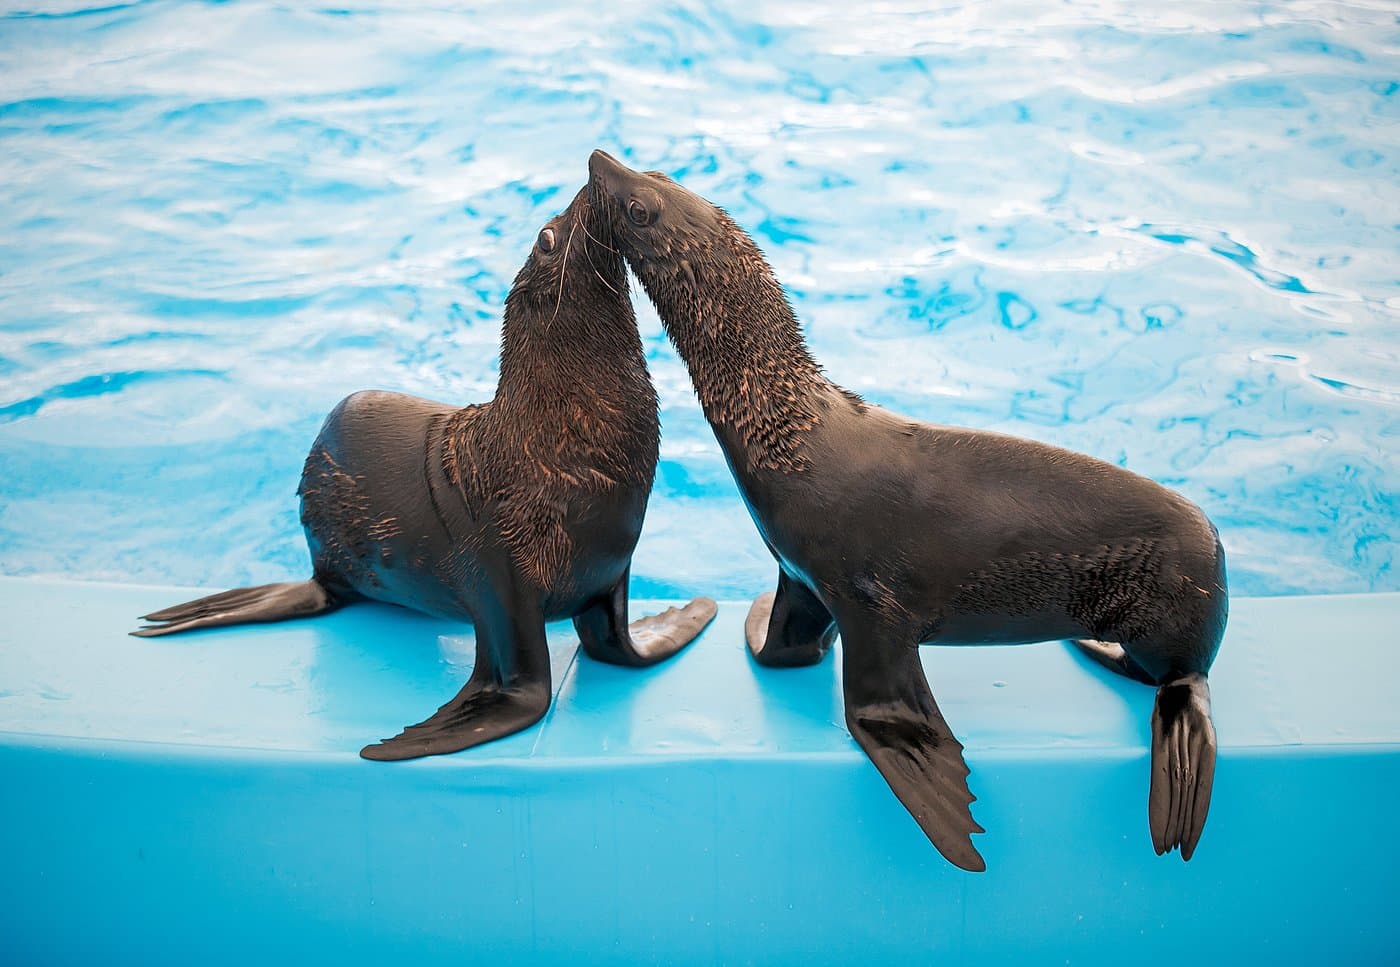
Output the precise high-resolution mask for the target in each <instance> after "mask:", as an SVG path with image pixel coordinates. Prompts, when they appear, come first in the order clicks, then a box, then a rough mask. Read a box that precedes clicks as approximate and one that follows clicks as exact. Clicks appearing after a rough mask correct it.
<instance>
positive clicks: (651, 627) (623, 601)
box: [574, 571, 717, 668]
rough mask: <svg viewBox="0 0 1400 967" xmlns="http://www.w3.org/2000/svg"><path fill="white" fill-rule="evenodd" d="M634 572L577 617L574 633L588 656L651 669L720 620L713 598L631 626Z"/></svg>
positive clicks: (669, 609) (613, 662)
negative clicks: (629, 602)
mask: <svg viewBox="0 0 1400 967" xmlns="http://www.w3.org/2000/svg"><path fill="white" fill-rule="evenodd" d="M627 579H628V572H627V571H624V572H623V573H622V577H621V579H620V580H619V581H618V582H617V584H615V585H613V588H612V590H611V591H609V592H608V595H607V597H606V598H603V599H602V600H599V601H596V602H594V604H593V605H591V606H590V607H589V608H588V609H587V610H585V611H583V612H581V613H580V614H578V615H576V616H575V617H574V630H575V631H577V632H578V636H579V642H580V644H582V645H583V650H584V653H585V654H587V655H588V657H590V658H594V659H597V660H598V661H602V662H607V663H608V664H610V665H624V666H627V667H630V668H645V667H646V666H648V665H655V664H656V663H657V662H662V661H665V660H666V659H667V658H670V657H671V656H672V655H674V654H675V653H676V652H678V651H680V650H681V649H682V648H684V647H685V646H686V645H688V644H690V643H691V642H692V641H694V640H695V639H696V637H697V636H698V635H699V634H700V632H702V631H704V630H705V627H706V626H707V625H708V624H709V623H710V621H711V620H713V619H714V616H715V612H716V610H717V607H716V605H715V603H714V602H713V601H711V600H710V599H709V598H692V599H691V600H690V602H689V603H688V604H686V605H685V606H684V607H681V608H667V609H666V610H665V611H663V612H661V613H660V614H654V615H649V616H647V617H645V618H638V619H637V620H636V621H633V622H632V623H631V624H628V621H627Z"/></svg>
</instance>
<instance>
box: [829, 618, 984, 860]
mask: <svg viewBox="0 0 1400 967" xmlns="http://www.w3.org/2000/svg"><path fill="white" fill-rule="evenodd" d="M841 638H842V645H843V660H842V665H841V667H842V673H843V677H844V689H845V698H846V725H847V727H848V728H849V729H850V730H851V735H852V737H854V738H855V740H856V741H857V742H859V743H860V745H861V748H863V749H864V750H865V753H866V755H868V756H870V761H871V762H873V763H875V767H876V768H878V769H879V770H880V774H881V775H883V776H884V777H885V781H886V782H888V783H889V785H890V789H891V790H893V791H894V794H895V795H896V796H898V797H899V801H900V802H902V803H903V804H904V808H905V809H907V810H909V813H910V815H912V816H913V817H914V819H915V820H916V821H917V822H918V824H919V827H920V828H921V829H922V830H923V831H924V834H925V835H926V836H928V838H929V841H930V842H932V843H933V845H934V846H935V847H936V848H937V849H938V852H940V853H942V854H943V856H944V858H946V859H947V860H948V862H950V863H952V864H953V865H954V866H958V867H961V868H962V869H964V870H970V871H972V872H975V873H980V872H982V871H983V870H985V869H986V868H987V864H986V861H984V860H983V859H982V856H981V854H979V853H978V852H977V849H976V847H974V846H973V845H972V838H971V835H972V834H973V833H981V832H985V830H983V829H982V827H981V826H979V825H977V822H976V821H975V820H974V819H973V818H972V811H971V809H970V808H969V806H970V805H971V803H973V802H974V801H975V800H976V798H977V797H976V796H974V795H972V792H971V791H970V790H969V789H968V787H967V776H968V772H969V770H968V768H967V763H966V762H964V761H963V754H962V748H963V747H962V743H960V742H959V741H958V740H957V739H956V738H955V737H954V736H953V730H952V729H951V728H949V727H948V723H947V722H946V721H945V720H944V718H943V714H942V713H941V712H939V710H938V705H937V703H935V702H934V700H933V693H932V692H931V691H929V687H928V680H927V679H926V678H925V677H924V669H923V666H922V665H921V664H919V651H918V647H917V646H916V645H913V644H908V645H905V644H899V645H890V644H888V643H886V642H884V641H880V640H878V639H874V638H871V637H869V636H867V635H864V634H859V633H856V632H852V633H849V634H848V633H846V632H844V631H843V633H842V636H841Z"/></svg>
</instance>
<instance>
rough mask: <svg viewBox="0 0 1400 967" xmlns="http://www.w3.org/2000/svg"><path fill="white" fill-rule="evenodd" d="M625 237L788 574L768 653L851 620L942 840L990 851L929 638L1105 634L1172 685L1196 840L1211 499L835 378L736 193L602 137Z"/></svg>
mask: <svg viewBox="0 0 1400 967" xmlns="http://www.w3.org/2000/svg"><path fill="white" fill-rule="evenodd" d="M589 167H590V172H591V175H592V177H591V182H590V184H591V189H592V191H593V192H594V198H595V202H596V204H597V205H598V206H599V207H600V208H603V209H605V210H606V211H607V212H608V214H609V218H608V225H609V231H610V236H611V239H612V241H613V244H615V245H616V246H617V247H618V248H619V249H620V250H621V251H622V253H623V255H624V256H625V257H626V258H627V260H628V262H629V263H630V264H631V266H632V269H633V271H634V272H635V273H636V275H637V277H638V278H639V279H640V280H641V282H642V285H643V286H644V287H645V288H646V291H647V294H648V295H649V296H650V297H651V300H652V302H653V303H655V305H656V308H657V311H658V312H659V313H660V315H661V320H662V322H663V323H664V324H665V326H666V331H667V332H668V333H669V335H670V337H671V339H672V340H673V341H674V342H675V344H676V347H677V348H678V349H679V350H680V353H681V356H682V357H683V358H684V359H685V362H686V365H687V366H688V367H689V369H690V375H691V379H692V381H693V382H694V384H695V389H696V393H697V394H698V396H699V398H700V403H701V406H702V407H703V408H704V411H705V416H706V418H707V419H708V420H709V421H710V424H711V425H712V426H713V428H714V431H715V436H716V437H717V438H718V439H719V443H720V446H721V448H722V449H723V451H724V454H725V457H726V459H727V460H728V461H729V466H730V468H731V469H732V470H733V472H734V476H735V478H736V479H737V481H738V484H739V489H740V491H741V492H742V493H743V496H744V499H745V501H746V502H747V504H748V506H749V510H750V512H751V513H752V515H753V519H754V522H755V523H756V524H757V525H758V529H759V531H760V532H761V533H762V535H763V539H764V541H765V543H766V544H767V545H768V548H769V549H770V550H771V551H772V552H773V555H774V557H776V558H777V559H778V566H779V572H778V587H777V591H776V593H773V594H767V595H764V596H763V597H761V598H759V599H758V601H756V602H755V603H754V606H753V608H752V610H751V611H750V614H749V619H748V622H747V626H746V635H747V638H748V644H749V648H750V650H751V651H752V652H753V655H754V658H755V659H756V660H757V661H759V662H761V663H762V664H765V665H805V664H812V663H815V662H818V661H820V660H821V658H822V656H823V655H824V654H825V653H826V651H827V649H828V648H829V647H830V646H831V643H832V640H833V638H834V636H835V634H836V631H837V630H838V629H839V631H840V635H841V640H842V642H843V671H844V690H845V701H846V722H847V725H848V726H849V727H850V730H851V734H852V735H853V736H854V737H855V739H856V741H857V742H859V743H860V745H861V746H862V747H863V748H864V749H865V751H866V753H867V754H868V755H869V756H870V758H871V759H872V760H873V761H874V763H875V765H876V766H877V767H878V768H879V770H880V772H881V773H882V774H883V775H884V777H885V779H886V781H887V782H888V783H889V785H890V788H891V789H892V790H894V793H895V795H896V796H898V797H899V799H900V801H901V802H903V803H904V805H905V807H906V808H908V810H909V812H910V813H912V814H913V816H914V818H915V819H916V820H917V821H918V823H919V825H920V826H921V827H922V828H923V830H924V832H925V833H926V834H927V835H928V837H929V839H930V840H932V842H933V844H934V845H935V846H936V847H938V849H939V851H940V852H941V853H942V854H943V855H944V856H945V857H947V858H948V859H949V860H951V861H952V862H953V863H955V864H957V865H958V866H960V867H962V868H963V869H968V870H981V869H984V868H985V863H984V862H983V860H982V857H981V856H980V855H979V854H978V852H977V850H976V849H975V848H974V847H973V845H972V840H971V837H970V834H971V833H974V832H982V829H981V827H979V826H978V825H977V824H976V823H975V822H974V821H973V819H972V814H971V812H970V810H969V808H968V806H969V803H970V802H971V801H972V799H973V797H972V794H971V793H970V792H969V791H968V788H967V778H966V777H967V774H968V769H967V766H966V765H965V764H964V762H963V756H962V746H961V744H959V742H958V740H957V739H956V738H955V737H954V735H953V731H952V729H950V728H949V726H948V723H947V722H946V721H944V719H943V716H942V715H941V714H940V713H939V710H938V706H937V704H935V702H934V699H933V694H932V693H931V692H930V691H929V687H928V682H927V681H926V680H925V677H924V672H923V668H922V666H921V665H920V663H919V658H918V652H917V650H916V646H918V645H919V644H1013V643H1022V642H1034V641H1045V640H1050V639H1055V638H1067V637H1074V636H1084V638H1085V639H1092V640H1084V641H1082V642H1081V643H1080V644H1081V647H1083V648H1084V649H1085V650H1086V651H1087V652H1088V653H1089V654H1090V655H1091V656H1093V657H1094V658H1095V660H1097V661H1099V662H1101V663H1103V664H1105V665H1107V666H1108V667H1109V668H1112V669H1114V670H1115V671H1117V672H1119V673H1121V674H1124V675H1128V676H1130V677H1132V678H1135V679H1138V680H1139V681H1143V682H1147V683H1149V684H1152V685H1155V686H1157V701H1156V708H1155V710H1154V711H1153V714H1152V781H1151V791H1150V793H1149V795H1148V819H1149V826H1150V828H1151V832H1152V842H1153V844H1154V846H1155V847H1156V850H1157V852H1158V853H1164V852H1166V851H1168V850H1170V849H1172V848H1174V847H1178V846H1179V847H1180V848H1181V855H1182V857H1183V858H1185V859H1189V858H1190V857H1191V854H1192V852H1193V851H1194V850H1195V848H1196V843H1197V841H1198V839H1199V838H1200V835H1201V828H1202V826H1203V825H1204V824H1205V819H1206V811H1207V809H1208V807H1209V805H1210V793H1211V783H1212V778H1213V776H1214V772H1215V731H1214V727H1213V725H1212V723H1211V718H1210V691H1209V688H1208V687H1207V684H1206V672H1207V670H1208V669H1209V668H1210V665H1211V661H1212V660H1213V659H1214V657H1215V653H1216V650H1217V648H1218V647H1219V644H1220V638H1221V635H1222V634H1223V633H1224V628H1225V619H1226V612H1227V595H1226V590H1225V558H1224V553H1223V551H1222V549H1221V546H1220V542H1219V539H1218V537H1217V535H1216V531H1215V528H1214V527H1213V526H1212V525H1211V523H1210V521H1209V520H1207V519H1206V516H1205V514H1203V513H1202V512H1201V511H1200V509H1199V508H1197V507H1195V506H1194V505H1192V504H1191V503H1190V502H1188V501H1187V500H1185V499H1184V498H1182V497H1180V496H1179V495H1177V494H1175V493H1173V492H1172V491H1170V490H1167V489H1166V488H1165V487H1162V486H1160V485H1158V484H1156V483H1154V482H1152V481H1151V480H1147V479H1145V478H1143V477H1139V476H1137V475H1135V474H1132V473H1129V472H1128V471H1126V470H1123V469H1121V468H1119V467H1116V466H1113V465H1111V464H1108V463H1104V462H1103V461H1101V460H1095V459H1093V458H1091V457H1087V456H1083V455H1081V454H1078V453H1072V452H1070V451H1068V450H1062V449H1059V448H1058V447H1052V446H1047V445H1045V444H1043V443H1036V442H1033V441H1030V440H1022V439H1017V438H1015V437H1010V436H1003V435H1001V434H997V433H987V432H981V431H977V430H970V429H963V428H960V427H951V426H937V425H933V424H928V423H920V422H916V421H913V420H909V419H906V418H904V417H901V416H898V415H896V414H894V413H890V412H888V411H886V410H883V409H881V408H879V407H877V406H871V405H869V404H867V403H865V402H863V401H862V400H861V399H860V398H859V397H857V396H855V395H854V394H852V393H849V392H847V391H845V390H843V389H841V388H840V387H838V386H836V385H834V384H833V383H831V382H830V381H829V380H827V379H826V377H825V376H824V375H823V374H822V371H821V369H820V368H819V367H818V365H817V363H816V362H815V360H813V358H812V356H811V354H810V353H809V352H808V351H807V346H806V344H805V343H804V341H803V338H802V332H801V329H800V327H799V326H798V323H797V320H796V319H795V318H794V316H793V313H792V309H791V307H790V306H789V305H788V302H787V299H786V298H785V297H784V295H783V291H782V289H781V287H780V286H779V285H778V282H777V280H776V279H775V278H774V277H773V273H772V270H771V269H770V268H769V266H768V263H767V262H766V261H765V260H764V258H763V255H762V253H761V252H759V250H758V248H757V246H756V245H754V243H753V240H752V239H750V238H749V237H748V236H747V235H745V234H744V232H743V231H742V230H740V229H739V227H738V226H736V225H735V224H734V222H733V221H732V220H731V219H730V218H729V217H728V216H727V215H726V214H725V213H724V212H723V211H721V210H720V209H718V208H716V207H715V206H714V205H712V204H710V203H709V202H707V201H705V200H704V199H703V198H700V197H699V196H697V195H695V194H692V193H691V192H689V191H686V190H685V189H684V188H682V187H681V186H680V185H678V184H676V183H675V182H674V181H672V180H671V179H670V178H667V177H666V176H665V175H663V174H660V173H659V172H646V173H639V172H635V171H632V170H631V169H629V168H626V167H624V166H622V165H621V164H619V163H617V162H616V161H615V160H613V159H612V158H610V157H609V156H608V155H606V154H604V153H602V152H600V151H599V152H594V154H593V157H592V159H591V161H590V164H589Z"/></svg>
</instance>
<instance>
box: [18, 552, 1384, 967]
mask: <svg viewBox="0 0 1400 967" xmlns="http://www.w3.org/2000/svg"><path fill="white" fill-rule="evenodd" d="M195 593H198V592H197V591H192V590H190V589H171V588H150V587H133V586H118V585H102V584H88V583H72V582H61V581H51V580H39V579H27V578H3V579H0V614H3V615H4V616H5V618H4V622H3V627H0V770H2V771H0V775H3V776H4V777H5V778H4V783H3V789H4V791H3V794H0V855H3V857H4V863H5V872H4V876H3V879H0V937H3V938H4V941H3V942H4V945H5V946H6V947H7V948H8V951H9V954H8V955H7V957H6V958H5V959H6V960H7V962H9V963H15V964H50V963H53V964H91V963H143V964H166V963H168V964H188V963H195V962H198V963H202V964H240V965H246V964H247V963H249V962H251V961H262V962H266V963H290V962H309V963H330V962H335V963H337V964H341V965H346V964H359V963H366V964H384V963H392V964H428V963H444V964H446V963H451V964H458V965H460V964H462V963H473V962H481V961H482V960H483V959H484V958H491V960H492V962H500V963H509V964H524V963H559V962H564V961H565V960H567V961H568V962H573V963H582V964H594V963H597V964H638V963H668V964H669V963H717V964H738V963H758V964H779V963H793V964H799V963H800V964H814V963H848V964H861V963H881V962H895V958H899V962H912V963H932V962H935V961H936V962H941V963H950V962H951V963H958V962H966V963H978V964H989V963H1028V962H1029V963H1041V962H1044V963H1050V962H1056V963H1065V962H1068V963H1075V964H1084V963H1087V964H1093V963H1135V964H1156V963H1160V964H1171V965H1173V967H1180V964H1181V963H1182V962H1183V958H1187V959H1188V960H1187V962H1190V963H1216V962H1226V961H1227V960H1235V959H1237V958H1240V957H1253V958H1259V959H1260V960H1261V962H1269V963H1309V962H1312V963H1317V962H1330V963H1379V962H1385V961H1391V962H1393V961H1394V959H1395V958H1396V957H1397V954H1400V921H1398V920H1397V918H1396V917H1395V916H1394V905H1395V902H1396V894H1397V889H1396V887H1397V883H1400V880H1397V872H1396V871H1397V869H1400V846H1397V844H1396V840H1395V837H1394V835H1393V828H1394V821H1393V814H1394V803H1395V801H1396V793H1397V791H1400V702H1397V701H1396V700H1395V697H1394V692H1395V688H1396V682H1397V681H1400V648H1397V644H1400V632H1397V630H1396V629H1397V628H1400V594H1370V595H1339V596H1326V597H1296V598H1268V599H1237V600H1236V601H1235V602H1233V606H1232V615H1231V621H1230V628H1229V632H1228V634H1227V636H1226V640H1225V643H1224V646H1223V647H1222V649H1221V653H1220V657H1219V660H1218V661H1217V664H1216V666H1215V669H1214V671H1213V673H1212V676H1211V680H1212V688H1213V697H1214V707H1215V718H1216V724H1217V728H1218V734H1219V741H1220V761H1219V771H1218V773H1217V777H1216V786H1215V798H1214V801H1213V803H1212V807H1211V814H1210V821H1209V823H1208V825H1207V827H1206V831H1205V836H1204V838H1203V839H1202V842H1201V846H1200V849H1199V851H1198V853H1197V855H1196V857H1195V859H1193V860H1192V862H1191V863H1189V864H1183V863H1182V862H1181V861H1180V860H1179V859H1178V858H1177V857H1176V856H1174V855H1173V856H1169V857H1161V858H1159V857H1157V856H1155V855H1154V854H1153V852H1152V847H1151V843H1150V840H1149V838H1148V832H1147V818H1146V796H1147V779H1148V772H1147V737H1148V716H1149V713H1150V709H1151V703H1152V693H1151V691H1150V690H1149V689H1146V688H1143V687H1141V686H1138V685H1135V684H1133V683H1131V682H1127V681H1120V680H1117V679H1114V678H1113V677H1111V676H1110V675H1109V674H1107V673H1106V672H1103V671H1101V670H1100V669H1098V668H1096V667H1094V666H1091V665H1090V664H1088V663H1087V662H1086V661H1084V660H1083V659H1081V658H1080V657H1078V656H1077V655H1076V654H1074V653H1073V652H1072V651H1071V650H1070V649H1069V648H1068V647H1066V646H1065V645H1063V644H1047V645H1038V646H1033V647H1025V648H981V649H951V648H948V649H935V648H926V649H924V650H923V658H924V663H925V666H926V668H927V670H928V673H929V678H930V681H931V682H932V683H933V687H934V692H935V694H936V695H937V696H938V699H939V702H940V704H941V706H942V707H943V709H944V712H945V714H946V715H947V717H948V719H949V721H950V722H951V723H952V725H953V726H954V728H955V729H956V730H957V731H958V733H959V734H960V736H961V738H962V739H963V741H964V743H965V745H966V747H967V758H968V761H969V763H970V765H971V767H972V776H971V779H970V781H971V784H972V788H973V791H974V792H975V793H976V794H977V795H978V797H979V801H978V802H977V803H976V804H975V805H974V812H975V815H976V817H977V819H978V821H979V822H981V823H982V824H983V825H984V826H985V827H986V828H987V830H988V832H987V833H986V835H983V836H978V837H976V842H977V845H978V847H979V848H980V850H981V851H982V853H983V855H984V856H985V857H986V859H987V863H988V866H989V872H987V873H985V874H981V875H975V874H967V873H963V872H961V871H959V870H957V869H954V868H953V867H951V866H949V865H948V864H947V863H945V862H944V861H943V860H942V859H940V857H939V856H938V855H937V854H936V853H935V852H934V850H933V849H932V847H931V846H929V844H928V843H927V841H926V840H925V839H924V838H923V835H922V834H921V833H920V832H919V830H918V828H917V827H916V826H915V825H914V823H913V821H912V820H910V819H909V818H908V816H907V815H906V814H905V813H904V811H903V809H902V808H901V807H900V805H899V804H898V802H896V801H895V799H894V797H893V796H892V795H891V794H890V793H889V791H888V789H887V788H886V787H885V785H884V783H883V781H882V780H881V779H880V777H879V775H878V774H877V773H876V771H875V770H874V768H873V767H872V766H871V765H870V764H869V763H868V762H867V761H866V760H865V758H864V757H863V756H862V755H861V753H860V752H859V750H858V749H857V747H856V746H855V744H854V743H853V742H852V740H851V738H850V736H849V735H848V734H847V732H846V731H845V729H844V727H843V720H842V714H841V703H840V691H839V683H838V678H839V662H836V661H833V660H832V658H828V659H827V661H826V662H824V663H823V664H822V665H820V666H818V667H815V668H807V669H800V670H793V671H773V670H768V669H762V668H759V667H758V666H756V665H754V664H753V662H752V661H751V660H750V659H749V657H748V655H747V653H746V651H745V649H744V646H743V637H742V622H743V616H744V611H745V605H744V604H742V603H738V602H733V603H726V604H724V605H722V606H721V608H720V613H719V616H718V617H717V618H716V620H715V622H714V624H713V625H711V627H710V628H709V629H708V630H707V631H706V632H705V634H704V635H703V636H702V637H701V638H700V639H699V640H698V641H697V643H696V644H695V645H694V646H693V647H691V648H690V649H689V650H687V651H686V652H685V653H683V654H682V655H681V656H679V657H678V658H677V659H675V660H673V661H671V662H669V663H667V664H666V665H664V666H661V667H659V668H656V669H652V670H649V671H644V672H633V671H627V670H623V669H618V668H613V667H609V666H605V665H601V664H598V663H595V662H592V661H590V660H589V659H587V658H586V657H584V656H582V655H581V654H579V653H578V652H577V649H576V642H575V639H574V638H573V636H572V634H571V629H570V628H569V627H568V625H559V626H555V627H554V628H553V629H552V631H553V634H552V638H551V640H552V644H553V654H554V667H555V701H554V703H553V705H552V707H551V709H550V712H549V714H548V716H547V717H546V718H545V720H544V721H543V722H541V723H540V724H539V725H538V726H536V727H534V728H531V729H530V730H528V731H526V732H524V733H521V734H519V735H516V736H513V737H511V738H509V739H506V740H503V741H501V742H497V743H494V744H492V745H489V746H486V747H483V748H480V749H476V750H472V751H468V752H465V753H461V754H458V755H454V756H446V757H438V758H433V759H426V760H420V761H416V762H408V763H397V764H380V763H370V762H365V761H362V760H360V759H359V758H358V756H357V754H356V753H357V750H358V749H359V748H360V746H361V745H363V744H364V743H366V742H368V741H372V740H374V739H377V738H380V737H383V736H387V735H391V734H393V733H394V732H396V731H397V730H398V729H399V728H400V727H401V726H403V725H405V724H408V723H410V722H414V721H417V720H418V719H420V718H422V717H424V716H425V715H427V714H428V713H429V712H431V711H432V710H433V709H434V708H436V707H437V706H438V705H439V704H441V703H442V702H443V701H445V700H446V699H447V698H448V697H450V696H451V695H452V694H453V693H454V692H455V691H456V689H457V688H458V687H459V686H460V684H461V683H462V682H463V681H464V680H465V679H466V677H467V675H468V674H469V673H470V668H471V658H472V639H471V631H470V629H469V628H464V627H461V626H455V625H450V624H447V623H444V622H440V621H435V620H431V619H427V618H424V617H421V616H418V615H414V614H411V613H408V612H405V611H401V610H397V609H393V608H387V607H377V606H363V607H356V608H350V609H346V610H344V611H342V612H339V613H337V614H334V615H331V616H328V617H325V618H321V619H316V620H313V621H306V622H300V623H289V624H283V625H271V626H263V627H254V628H241V629H227V630H219V631H211V632H205V633H200V634H197V635H190V636H183V637H174V638H169V639H150V640H147V639H136V638H131V637H128V636H127V635H126V634H125V632H126V631H127V630H129V629H130V628H132V627H134V624H135V622H134V619H135V617H136V616H137V615H139V614H141V613H144V612H146V611H150V610H152V609H154V608H157V607H160V606H163V605H167V604H170V603H172V602H175V601H178V600H182V599H183V598H185V597H189V596H191V595H193V594H195ZM646 607H647V605H646V604H645V603H638V604H636V606H635V609H634V613H636V614H641V613H642V611H643V609H645V608H646ZM652 607H655V605H652Z"/></svg>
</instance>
